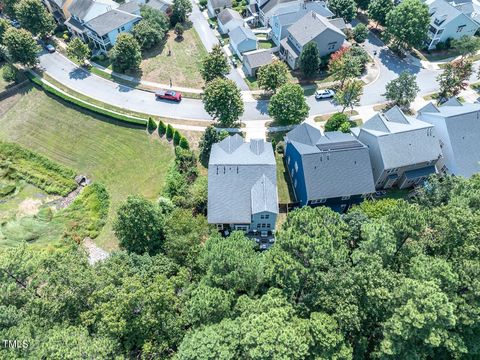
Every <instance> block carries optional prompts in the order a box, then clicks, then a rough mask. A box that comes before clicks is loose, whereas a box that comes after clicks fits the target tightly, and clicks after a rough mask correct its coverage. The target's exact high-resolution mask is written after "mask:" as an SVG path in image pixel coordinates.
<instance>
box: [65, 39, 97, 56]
mask: <svg viewBox="0 0 480 360" xmlns="http://www.w3.org/2000/svg"><path fill="white" fill-rule="evenodd" d="M90 53H91V52H90V49H89V48H88V45H87V44H85V43H84V42H83V41H82V40H81V39H80V38H78V37H76V38H74V39H73V40H72V41H70V42H69V43H68V45H67V54H68V56H69V57H71V58H73V59H75V60H77V61H79V62H84V61H85V60H87V59H88V58H89V56H90Z"/></svg>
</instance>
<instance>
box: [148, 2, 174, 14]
mask: <svg viewBox="0 0 480 360" xmlns="http://www.w3.org/2000/svg"><path fill="white" fill-rule="evenodd" d="M172 4H173V1H172V0H148V1H147V2H146V3H145V5H146V6H148V7H151V8H152V9H156V10H160V11H163V12H165V11H167V10H168V9H169V8H170V7H171V6H172Z"/></svg>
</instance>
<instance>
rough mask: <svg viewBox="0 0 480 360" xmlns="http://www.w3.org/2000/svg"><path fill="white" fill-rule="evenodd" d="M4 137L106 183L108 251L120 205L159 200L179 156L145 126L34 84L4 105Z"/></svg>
mask: <svg viewBox="0 0 480 360" xmlns="http://www.w3.org/2000/svg"><path fill="white" fill-rule="evenodd" d="M0 139H2V140H6V141H11V142H17V143H19V144H21V145H23V146H25V147H27V148H30V149H32V150H35V151H38V152H39V153H40V154H43V155H46V156H48V157H49V158H51V159H52V160H54V161H57V162H58V163H60V164H63V165H66V166H69V167H71V168H72V169H74V170H75V171H76V172H77V173H78V174H84V175H86V176H88V177H89V178H91V179H92V180H94V181H97V182H101V183H103V184H105V186H106V187H107V190H108V192H109V194H110V197H111V207H110V211H109V215H108V219H107V223H106V226H105V227H104V228H103V230H102V232H101V233H100V235H99V237H98V238H97V239H96V242H97V244H98V245H100V246H102V247H104V248H105V249H114V248H116V247H117V240H116V239H115V236H114V234H113V232H112V220H113V218H114V215H115V211H116V209H117V208H118V206H119V204H120V203H121V202H122V201H124V200H125V198H126V197H127V196H128V195H130V194H142V195H144V196H146V197H147V198H149V199H151V200H155V199H156V198H157V196H158V195H159V193H160V192H161V190H162V187H163V183H164V178H165V173H166V171H167V168H168V166H169V164H170V162H171V161H172V160H173V157H174V155H173V148H172V146H171V145H169V144H167V143H165V142H163V141H160V140H158V139H154V138H152V137H148V136H147V135H146V133H145V131H144V130H143V129H138V128H133V127H128V126H123V125H120V124H118V123H113V122H112V121H111V120H108V119H105V118H101V117H98V116H93V115H92V114H90V113H87V112H82V111H78V110H77V109H76V108H72V107H71V106H69V105H67V104H64V103H62V102H59V101H58V100H56V99H53V98H51V97H49V96H47V95H46V94H44V93H43V92H41V91H39V90H36V89H33V88H32V89H30V90H29V91H28V92H27V93H26V94H25V95H23V96H22V95H18V96H17V97H16V98H15V99H12V98H10V99H8V100H6V101H3V102H2V103H0Z"/></svg>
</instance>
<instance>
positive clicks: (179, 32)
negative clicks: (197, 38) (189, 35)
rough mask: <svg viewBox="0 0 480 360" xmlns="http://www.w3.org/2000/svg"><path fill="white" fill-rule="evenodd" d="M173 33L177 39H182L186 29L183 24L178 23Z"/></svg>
mask: <svg viewBox="0 0 480 360" xmlns="http://www.w3.org/2000/svg"><path fill="white" fill-rule="evenodd" d="M173 31H174V32H175V35H177V37H179V38H180V37H182V35H183V32H184V31H185V29H184V28H183V25H182V24H180V23H177V24H176V25H175V28H174V30H173Z"/></svg>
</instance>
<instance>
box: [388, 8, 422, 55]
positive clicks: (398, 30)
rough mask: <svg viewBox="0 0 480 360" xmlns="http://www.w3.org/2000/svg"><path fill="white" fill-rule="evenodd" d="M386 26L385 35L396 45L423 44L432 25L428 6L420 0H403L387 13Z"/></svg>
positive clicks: (405, 46) (410, 45) (415, 45)
mask: <svg viewBox="0 0 480 360" xmlns="http://www.w3.org/2000/svg"><path fill="white" fill-rule="evenodd" d="M385 26H386V31H385V35H386V36H387V38H388V39H390V40H391V41H392V42H393V44H394V45H395V46H398V47H401V48H410V47H418V46H421V45H422V44H423V41H424V40H425V39H426V38H427V31H428V27H429V26H430V15H429V13H428V6H427V5H426V4H425V3H423V2H422V1H420V0H405V1H402V2H401V3H400V4H399V5H398V6H396V7H395V8H393V9H392V10H391V11H390V12H389V13H388V14H387V17H386V21H385Z"/></svg>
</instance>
